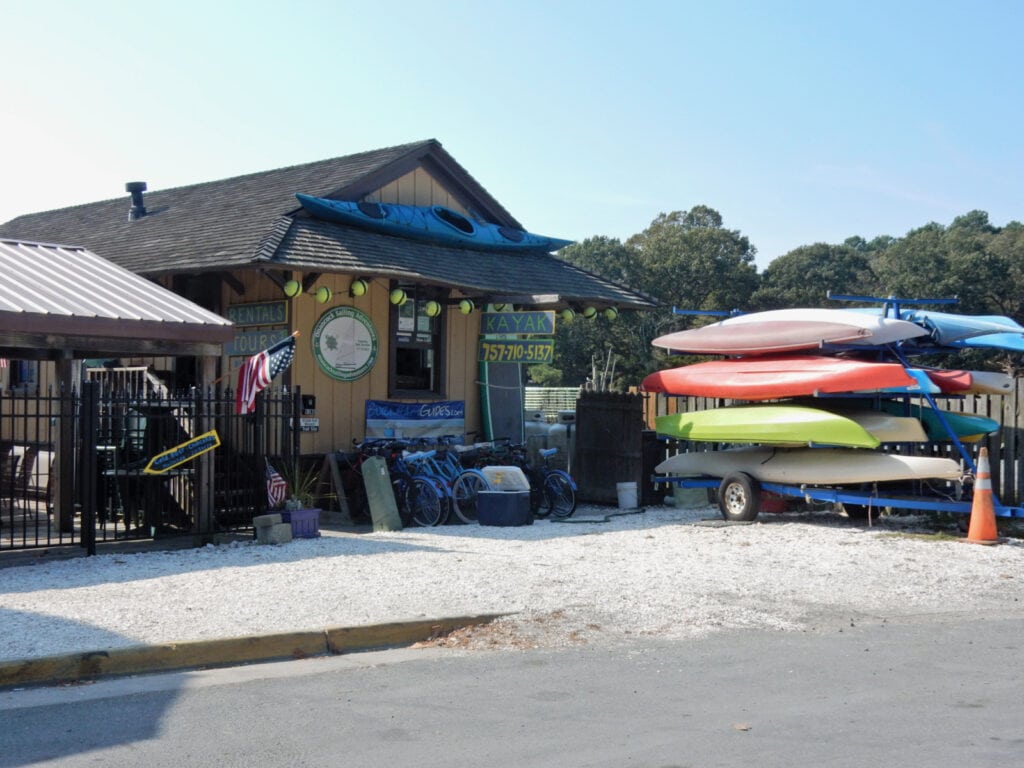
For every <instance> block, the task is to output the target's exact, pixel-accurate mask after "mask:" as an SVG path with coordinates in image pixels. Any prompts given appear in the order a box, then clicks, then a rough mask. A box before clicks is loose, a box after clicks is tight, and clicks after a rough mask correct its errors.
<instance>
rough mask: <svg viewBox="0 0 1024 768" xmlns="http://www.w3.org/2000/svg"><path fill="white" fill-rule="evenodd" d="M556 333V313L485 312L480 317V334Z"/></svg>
mask: <svg viewBox="0 0 1024 768" xmlns="http://www.w3.org/2000/svg"><path fill="white" fill-rule="evenodd" d="M554 332H555V313H554V311H540V312H484V313H483V314H482V315H481V316H480V333H482V334H489V333H519V334H523V333H539V334H546V335H551V334H553V333H554Z"/></svg>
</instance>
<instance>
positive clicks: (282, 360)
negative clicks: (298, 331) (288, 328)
mask: <svg viewBox="0 0 1024 768" xmlns="http://www.w3.org/2000/svg"><path fill="white" fill-rule="evenodd" d="M294 356H295V336H289V337H288V338H287V339H282V340H281V341H279V342H277V344H274V345H273V346H272V347H270V348H269V349H265V350H263V351H262V352H259V353H257V354H255V355H253V356H252V357H250V358H249V359H248V360H246V361H245V362H244V363H242V367H241V368H239V369H238V391H237V392H236V393H235V412H236V413H252V412H253V410H255V408H256V395H257V394H258V393H259V392H260V390H263V389H266V388H267V387H269V386H270V382H271V381H272V380H273V378H274V377H275V376H277V374H279V373H281V371H283V370H285V369H287V368H288V366H289V365H291V364H292V358H293V357H294Z"/></svg>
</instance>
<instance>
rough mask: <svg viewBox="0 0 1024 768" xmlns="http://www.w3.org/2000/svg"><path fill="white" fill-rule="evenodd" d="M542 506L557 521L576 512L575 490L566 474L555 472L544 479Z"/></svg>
mask: <svg viewBox="0 0 1024 768" xmlns="http://www.w3.org/2000/svg"><path fill="white" fill-rule="evenodd" d="M544 504H545V505H546V508H547V511H548V512H550V513H551V516H552V517H554V518H557V519H559V520H563V519H565V518H567V517H569V515H571V514H572V513H573V512H575V511H576V489H575V488H573V484H572V480H571V479H570V478H569V476H568V475H567V474H565V473H564V472H562V471H560V470H555V471H554V472H552V473H551V474H549V475H548V476H547V477H546V478H544Z"/></svg>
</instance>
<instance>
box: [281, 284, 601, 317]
mask: <svg viewBox="0 0 1024 768" xmlns="http://www.w3.org/2000/svg"><path fill="white" fill-rule="evenodd" d="M370 282H371V280H369V279H368V278H365V277H356V278H353V279H352V282H351V283H349V287H348V294H349V296H351V297H353V298H359V297H361V296H365V295H366V294H367V293H368V292H369V290H370ZM282 290H283V291H284V295H285V296H287V297H288V298H289V299H294V298H295V297H296V296H299V295H300V294H308V295H311V296H312V297H313V298H314V300H315V301H316V302H317V303H318V304H326V303H328V302H329V301H330V300H331V299H332V298H334V292H333V291H332V290H331V289H330V288H328V287H327V286H326V285H320V286H317V287H316V288H315V289H312V288H311V289H309V290H306V289H304V288H303V285H302V283H301V282H300V281H298V280H286V281H285V283H284V285H283V286H282ZM388 300H389V301H390V302H391V303H392V304H394V305H395V306H398V307H400V306H402V305H403V304H405V303H406V302H407V301H408V300H409V294H408V292H407V291H406V290H405V289H404V288H393V289H392V290H391V292H390V293H389V294H388ZM454 305H455V306H457V307H458V310H459V312H460V313H461V314H463V315H469V314H472V313H473V312H474V311H475V310H476V303H475V302H474V301H473V299H470V298H464V299H459V300H458V301H457V302H454ZM491 308H492V310H493V311H494V312H508V311H510V310H513V309H514V308H513V306H512V305H510V304H502V303H496V304H491ZM443 309H444V305H443V304H442V302H440V301H437V300H436V299H430V300H428V301H427V302H426V303H425V304H424V305H423V312H424V314H426V315H427V317H437V316H438V315H440V314H441V312H442V310H443ZM578 315H582V316H583V317H584V318H585V319H587V320H594V319H595V318H597V317H598V315H601V316H603V317H604V318H605V319H606V320H615V319H616V318H617V317H618V316H619V310H618V309H617V308H616V307H605V308H604V309H603V310H601V311H600V312H599V311H598V309H597V308H596V307H594V306H586V307H583V308H582V309H577V308H574V307H565V308H564V309H562V310H561V311H560V312H559V317H561V319H562V320H563V321H565V322H571V321H572V320H574V319H575V318H576V317H577V316H578Z"/></svg>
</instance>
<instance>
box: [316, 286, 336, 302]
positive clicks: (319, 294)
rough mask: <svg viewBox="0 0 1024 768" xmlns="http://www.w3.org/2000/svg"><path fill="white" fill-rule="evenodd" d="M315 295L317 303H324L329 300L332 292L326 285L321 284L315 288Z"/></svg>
mask: <svg viewBox="0 0 1024 768" xmlns="http://www.w3.org/2000/svg"><path fill="white" fill-rule="evenodd" d="M315 295H316V302H317V304H326V303H327V302H328V301H330V300H331V297H332V296H333V295H334V294H333V293H331V289H330V288H328V287H327V286H326V285H321V286H320V287H319V288H317V289H316V294H315Z"/></svg>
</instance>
